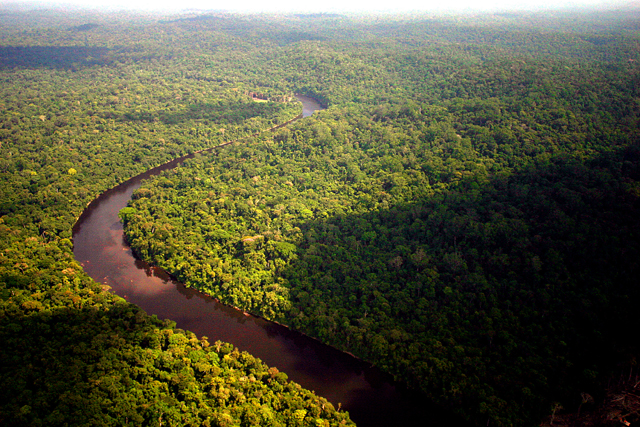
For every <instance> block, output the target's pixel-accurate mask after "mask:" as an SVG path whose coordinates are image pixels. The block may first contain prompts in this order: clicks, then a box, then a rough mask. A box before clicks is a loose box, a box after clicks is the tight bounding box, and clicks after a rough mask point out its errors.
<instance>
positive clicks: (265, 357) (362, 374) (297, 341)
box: [73, 96, 464, 427]
mask: <svg viewBox="0 0 640 427" xmlns="http://www.w3.org/2000/svg"><path fill="white" fill-rule="evenodd" d="M298 99H299V100H300V101H301V102H302V103H303V117H308V116H310V115H311V114H313V112H314V111H316V110H319V109H321V108H322V107H321V106H320V105H319V104H318V103H317V102H316V101H315V100H313V99H311V98H308V97H303V96H299V97H298ZM182 160H184V159H177V160H175V161H172V162H170V163H168V164H166V165H163V166H160V167H158V168H155V169H152V170H150V171H147V172H145V173H144V174H142V175H139V176H137V177H134V178H132V179H131V180H129V181H127V182H125V183H123V184H121V185H119V186H117V187H115V188H113V189H111V190H109V191H107V192H105V193H104V194H102V195H101V196H100V197H98V198H97V199H96V200H95V201H94V202H92V203H91V204H90V205H89V207H88V208H87V210H86V211H85V212H84V213H83V214H82V216H81V217H80V219H79V220H78V222H77V223H76V225H75V226H74V230H73V243H74V255H75V258H76V260H77V261H78V262H79V263H80V264H81V265H82V266H83V268H84V270H85V271H86V272H87V273H88V274H89V275H90V276H91V277H93V278H94V279H95V280H96V281H98V282H100V283H103V284H105V285H108V286H110V287H111V290H112V291H113V292H114V293H116V294H117V295H120V296H121V297H123V298H125V299H126V300H128V301H130V302H131V303H133V304H136V305H138V306H140V307H141V308H142V309H144V310H145V311H146V312H147V313H149V314H155V315H157V316H158V317H159V318H161V319H171V320H174V321H175V322H176V324H177V326H178V327H179V328H182V329H185V330H190V331H192V332H194V333H196V334H197V335H198V336H200V337H202V336H206V337H208V338H209V341H210V342H214V341H216V340H220V341H226V342H229V343H232V344H233V345H235V346H236V347H238V348H239V349H240V350H245V351H248V352H249V353H251V354H253V355H254V356H256V357H259V358H260V359H262V361H264V362H265V363H266V364H268V365H269V366H275V367H277V368H278V369H279V370H281V371H283V372H285V373H286V374H287V375H288V376H289V379H291V380H293V381H295V382H297V383H299V384H301V385H302V386H303V387H305V388H308V389H310V390H314V391H315V392H316V394H318V395H321V396H324V397H326V398H327V399H328V400H329V401H331V402H332V403H333V404H334V405H336V407H337V405H338V404H339V403H340V404H341V405H342V408H343V409H345V410H347V411H349V413H350V415H351V418H352V419H353V420H354V421H355V422H356V424H357V425H358V426H360V427H367V426H388V427H391V426H410V425H416V420H420V421H419V422H418V425H420V426H445V425H446V426H452V425H464V424H463V423H462V422H461V421H459V420H458V419H457V418H455V417H451V415H450V414H447V413H445V412H444V411H443V410H442V409H438V408H437V407H435V406H434V405H433V404H432V403H431V402H430V401H429V400H427V399H426V398H425V397H424V396H421V395H419V394H417V393H415V392H409V391H407V390H405V389H404V388H403V387H402V386H401V385H399V384H396V383H394V382H393V381H392V380H391V378H390V377H389V376H388V375H385V374H383V373H382V372H380V371H379V370H378V369H376V368H374V367H371V366H370V364H367V363H364V362H362V361H360V360H358V359H356V358H354V357H351V356H349V355H348V354H345V353H342V352H340V351H338V350H336V349H334V348H332V347H329V346H326V345H323V344H321V343H320V342H318V341H317V340H314V339H312V338H309V337H307V336H305V335H303V334H300V333H297V332H294V331H291V330H289V329H287V328H285V327H283V326H280V325H277V324H274V323H271V322H268V321H266V320H264V319H261V318H257V317H254V316H251V315H247V314H245V313H243V312H242V311H239V310H236V309H233V308H230V307H227V306H225V305H222V304H219V303H217V302H216V301H214V300H213V299H212V298H210V297H208V296H206V295H204V294H202V293H199V292H197V291H195V290H193V289H188V288H186V287H185V286H184V285H182V284H181V283H178V282H176V281H174V280H172V279H171V278H170V277H169V276H168V275H167V274H166V273H165V272H164V271H162V270H161V269H159V268H156V267H153V266H150V265H148V264H147V263H145V262H143V261H140V260H138V259H136V258H135V257H134V255H133V253H132V251H131V249H130V248H129V246H128V244H127V243H126V241H125V239H124V234H123V230H122V224H121V223H120V220H119V218H118V212H119V211H120V209H122V208H124V207H125V206H126V205H127V202H128V201H129V199H130V198H131V195H132V194H133V192H134V191H135V190H136V189H138V188H139V187H140V183H141V182H142V180H144V179H147V178H150V177H152V176H155V175H157V174H159V173H160V172H162V171H163V170H167V169H171V168H174V167H176V166H177V165H179V164H180V163H181V162H182Z"/></svg>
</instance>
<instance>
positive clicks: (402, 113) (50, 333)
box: [0, 11, 640, 425]
mask: <svg viewBox="0 0 640 427" xmlns="http://www.w3.org/2000/svg"><path fill="white" fill-rule="evenodd" d="M12 13H13V14H14V15H13V19H12V21H11V22H12V23H13V24H12V25H7V26H5V28H3V30H2V46H4V47H1V48H0V50H1V51H2V53H3V54H2V56H1V57H2V60H1V61H2V62H1V64H0V65H1V68H2V69H1V76H2V79H3V85H2V89H1V90H2V91H3V94H2V98H1V99H2V102H3V108H2V111H3V112H2V123H3V125H2V129H1V131H2V136H1V138H2V147H0V150H2V154H3V155H2V157H1V159H0V162H1V163H0V170H2V175H1V176H2V180H3V186H2V191H3V193H2V198H1V202H2V205H1V206H0V209H1V212H0V213H1V214H2V215H3V216H2V221H3V224H0V226H2V227H3V229H4V231H3V239H2V245H3V246H2V254H1V256H0V262H1V263H2V264H1V266H0V268H1V270H0V274H1V276H0V283H1V284H2V304H3V308H2V310H3V311H2V312H0V315H1V316H2V317H1V319H2V325H3V328H2V330H1V333H2V334H3V337H2V338H3V342H7V343H9V344H8V345H7V346H6V348H5V347H4V346H3V348H2V349H0V351H1V352H2V353H1V354H2V358H3V360H7V361H8V362H9V363H3V366H2V368H1V369H2V372H3V375H2V382H3V383H2V384H3V387H2V392H1V393H2V395H3V401H4V402H7V403H5V404H3V406H2V412H0V416H1V417H2V419H3V420H9V421H11V422H13V423H16V424H21V423H22V424H33V425H38V424H43V425H44V424H49V423H51V422H52V421H54V422H63V421H64V420H71V419H77V418H78V414H84V418H86V419H91V418H90V417H99V419H100V420H109V421H110V422H113V423H122V420H123V418H125V417H126V420H127V422H129V420H131V422H133V423H140V422H145V423H147V424H149V425H153V424H152V423H153V422H156V421H158V420H160V419H161V417H164V418H162V419H168V420H171V422H174V423H182V424H188V423H194V424H197V423H198V422H205V421H206V422H209V423H211V424H212V425H214V424H215V425H237V424H240V425H262V424H270V425H277V424H291V425H296V423H304V424H305V425H323V424H330V425H333V424H339V423H348V422H349V421H348V418H347V416H346V414H344V413H343V412H336V411H334V410H333V408H332V407H331V406H330V404H328V403H325V402H324V401H323V400H322V399H321V398H319V397H316V396H314V395H313V394H311V393H309V392H306V391H304V390H302V389H300V388H299V387H298V386H296V385H295V384H291V383H287V382H286V380H285V376H284V374H282V373H278V372H276V371H274V370H273V369H268V368H266V367H264V366H263V365H261V364H260V363H258V362H256V361H255V359H253V358H252V357H251V356H249V355H246V354H244V353H238V352H237V351H234V350H233V349H231V348H230V347H229V346H228V345H226V344H222V343H217V344H216V345H209V344H208V343H207V342H206V340H202V339H200V340H198V339H196V337H194V336H193V335H192V334H189V333H188V332H184V331H179V330H176V329H175V328H174V327H172V325H171V324H170V323H161V322H159V321H157V320H156V319H154V318H150V317H148V316H146V315H145V314H144V313H142V312H140V311H139V310H137V309H136V308H135V307H133V306H131V305H129V304H128V303H126V302H124V301H123V300H121V299H119V298H118V297H115V296H113V295H111V294H109V293H108V292H105V291H104V290H102V289H101V288H100V287H99V286H98V285H96V284H95V283H93V282H92V281H91V280H90V279H88V278H87V277H86V276H85V275H84V273H83V272H82V271H81V269H80V267H79V266H78V265H77V264H76V263H75V262H74V261H73V259H72V255H71V251H70V244H71V242H70V241H69V237H70V230H71V226H72V224H73V222H74V218H75V217H77V215H79V213H80V212H81V211H82V208H83V206H84V205H85V204H86V203H87V202H88V201H90V200H91V199H92V198H93V197H95V195H97V194H98V193H100V192H101V191H103V190H105V189H107V188H109V187H111V186H112V185H114V184H116V183H118V182H121V181H123V180H124V179H126V178H128V177H130V176H133V175H135V174H137V173H139V172H142V171H144V170H145V169H148V168H149V167H151V166H153V165H157V164H160V163H162V162H164V161H166V160H168V159H170V158H172V157H176V156H179V155H181V154H184V153H187V152H190V151H195V150H198V149H201V148H204V147H208V146H213V145H217V144H219V143H221V142H224V141H230V140H235V139H237V138H238V137H240V136H247V137H246V138H245V139H244V140H243V143H242V144H235V145H232V146H228V147H226V148H224V149H223V150H218V151H215V152H214V153H212V154H210V155H205V156H200V157H198V158H196V159H193V160H190V161H188V162H186V163H185V164H184V165H183V166H182V167H180V168H178V169H176V170H174V171H170V172H166V173H164V174H163V175H162V176H160V177H158V178H154V179H151V180H149V181H148V182H147V183H146V184H143V187H142V188H141V189H140V190H138V192H137V193H135V194H134V198H133V200H132V202H131V204H130V206H129V207H128V208H125V209H124V210H123V211H122V212H121V217H122V219H123V221H124V223H125V232H126V234H127V237H128V239H129V241H130V243H131V245H132V247H133V248H134V250H135V251H136V253H137V254H138V255H140V256H141V257H142V258H144V259H145V260H148V261H151V262H153V263H155V264H157V265H160V266H162V267H163V268H165V269H166V270H167V271H168V272H170V273H171V274H173V275H175V276H176V277H178V278H179V279H180V280H181V281H183V282H184V283H185V284H186V285H187V286H192V287H195V288H197V289H199V290H202V291H203V292H206V293H208V294H210V295H212V296H214V297H216V298H218V299H220V300H221V301H223V302H226V303H228V304H231V305H234V306H237V307H239V308H241V309H243V310H247V311H250V312H252V313H256V314H259V315H261V316H263V317H265V318H268V319H272V320H276V321H278V322H281V323H284V324H287V325H289V326H291V327H293V328H295V329H297V330H300V331H303V332H305V333H307V334H309V335H311V336H314V337H317V338H318V339H320V340H322V341H323V342H326V343H328V344H331V345H334V346H336V347H338V348H341V349H343V350H346V351H349V352H352V353H354V354H356V355H358V356H360V357H362V358H364V359H365V360H368V361H371V362H373V363H375V364H377V365H378V366H380V367H381V368H382V369H384V370H386V371H387V372H390V373H392V374H393V375H394V376H395V377H396V378H397V379H399V380H402V381H404V382H406V383H407V384H408V385H410V386H411V387H414V388H416V389H419V390H421V391H423V392H426V393H428V394H429V395H430V396H432V397H433V398H434V400H435V401H437V402H439V403H440V404H442V405H443V406H447V407H450V408H453V409H454V410H456V411H457V412H459V413H461V414H462V415H463V416H464V417H466V418H467V419H469V420H471V421H473V422H476V423H478V424H483V425H486V424H487V423H490V424H491V425H523V424H533V423H536V422H539V421H540V420H541V419H542V418H543V417H545V416H547V415H550V414H551V413H552V412H554V413H555V409H553V408H558V407H559V405H560V403H561V404H562V405H563V406H564V407H566V408H572V407H574V408H577V407H578V406H579V405H580V403H581V396H583V395H584V393H589V394H592V395H594V396H595V397H596V398H598V397H599V396H600V395H601V394H602V390H603V389H604V386H603V384H606V379H607V378H608V377H609V375H611V374H612V373H614V372H617V370H618V369H619V367H620V366H623V365H627V364H632V365H633V363H634V360H635V357H636V355H637V354H639V352H638V347H637V343H636V342H635V340H634V339H633V338H632V337H631V338H630V337H629V336H628V335H627V334H626V331H628V330H633V328H636V327H638V326H640V325H638V320H637V316H635V315H634V308H635V306H636V305H637V303H638V298H639V296H640V295H639V294H638V292H639V290H638V288H637V277H638V273H639V272H638V267H639V266H638V262H639V261H640V230H639V227H640V224H638V221H637V218H638V214H639V213H640V212H639V208H640V205H639V200H638V196H639V195H640V186H639V183H638V179H640V170H639V169H638V168H639V167H640V165H639V161H640V147H639V146H638V144H639V140H638V132H639V130H638V115H639V112H640V110H639V105H638V90H639V88H638V81H640V80H639V77H640V76H639V75H638V71H639V69H638V61H639V60H640V54H639V52H638V50H637V43H638V41H639V40H638V38H639V37H640V36H638V33H637V24H636V23H635V22H636V21H634V19H635V18H634V16H635V15H633V12H629V11H626V12H624V13H615V12H611V13H604V14H602V13H601V14H599V15H597V16H596V15H590V14H588V13H582V14H578V13H574V14H568V13H566V14H564V13H559V14H556V15H553V16H552V15H545V14H534V13H529V14H498V15H480V16H475V17H471V16H467V17H429V16H418V17H413V18H409V17H406V16H398V17H391V16H390V17H384V18H382V17H364V18H363V17H352V16H334V15H304V16H243V15H227V14H206V15H183V16H180V17H177V18H166V19H164V18H163V19H158V18H157V17H148V16H145V17H142V16H124V17H123V16H117V15H97V14H95V15H77V16H74V15H72V16H64V17H63V16H56V15H55V14H54V13H53V12H48V13H42V15H41V16H29V17H28V18H27V17H26V15H23V14H21V13H18V12H12ZM31 20H35V21H34V22H31ZM142 35H144V37H143V36H142ZM142 40H144V41H142ZM251 93H260V94H261V97H263V98H266V99H269V100H270V101H268V102H260V103H256V102H254V101H252V100H251V97H250V96H249V94H251ZM294 93H303V94H306V95H309V96H313V97H315V98H316V99H318V100H320V101H321V102H323V103H324V104H325V105H328V107H329V108H328V109H327V110H326V111H323V112H320V113H316V114H314V116H312V117H311V118H307V119H305V120H303V121H301V122H297V123H295V124H293V125H291V126H290V127H287V128H284V129H281V130H278V131H277V132H275V133H273V134H262V135H260V136H257V137H250V135H253V134H255V133H256V132H258V131H259V130H260V129H265V128H268V127H271V126H272V125H274V124H276V123H280V122H283V121H285V120H287V119H289V118H291V117H294V116H295V115H297V114H298V113H299V106H298V105H297V104H295V103H291V102H287V100H289V99H290V98H291V95H292V94H294ZM212 338H214V337H212ZM72 343H73V344H72ZM61 367H64V369H61ZM99 378H100V379H99ZM69 384H72V386H70V385H69ZM243 387H249V388H250V389H244V388H243ZM581 393H582V395H581ZM60 396H62V397H60ZM89 414H90V415H89ZM116 414H117V415H116ZM51 417H57V418H55V419H54V418H51ZM426 417H428V416H426Z"/></svg>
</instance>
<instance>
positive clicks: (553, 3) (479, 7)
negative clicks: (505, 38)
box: [0, 0, 637, 12]
mask: <svg viewBox="0 0 640 427" xmlns="http://www.w3.org/2000/svg"><path fill="white" fill-rule="evenodd" d="M19 2H20V1H19ZM2 3H3V0H0V4H2ZM37 3H39V4H41V5H51V4H60V3H65V4H71V5H79V6H83V7H88V8H104V7H107V8H109V9H141V10H168V11H179V10H184V9H217V10H230V11H296V12H297V11H325V12H338V11H360V12H367V11H370V12H374V11H390V12H394V11H395V12H400V11H412V10H420V11H431V10H433V11H445V10H453V11H488V10H490V11H494V10H536V9H564V8H576V7H585V6H587V7H598V6H609V7H611V6H616V5H620V4H629V3H637V1H636V0H633V1H630V0H520V1H514V0H484V1H482V0H479V1H473V0H422V1H417V0H311V1H302V0H62V1H60V0H39V1H37Z"/></svg>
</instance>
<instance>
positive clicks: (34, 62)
mask: <svg viewBox="0 0 640 427" xmlns="http://www.w3.org/2000/svg"><path fill="white" fill-rule="evenodd" d="M109 52H110V49H108V48H105V47H81V46H1V47H0V69H10V68H15V67H25V68H57V69H63V70H76V69H79V68H83V67H91V66H93V65H106V64H109V63H111V62H112V59H111V58H109V57H108V54H109Z"/></svg>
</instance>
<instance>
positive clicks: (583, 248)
mask: <svg viewBox="0 0 640 427" xmlns="http://www.w3.org/2000/svg"><path fill="white" fill-rule="evenodd" d="M639 180H640V146H639V145H634V146H630V147H628V148H625V149H621V150H618V151H616V152H612V153H609V154H605V155H601V156H599V157H597V158H594V159H592V160H590V161H587V162H585V163H583V162H580V161H578V160H576V159H573V158H569V157H562V156H559V157H555V158H553V159H551V160H549V161H547V162H544V163H539V164H536V165H530V166H528V167H526V168H525V169H524V170H522V171H520V172H518V173H515V174H513V175H510V176H507V177H497V178H495V179H492V180H490V181H489V182H486V183H478V182H475V181H473V180H470V181H467V182H461V183H460V184H459V185H458V186H457V187H456V188H454V189H453V190H451V191H448V192H447V193H445V194H440V195H436V196H434V197H432V198H428V199H425V200H420V201H415V202H411V203H406V204H404V205H399V206H394V207H391V208H389V209H384V210H380V211H377V212H373V213H367V214H364V215H357V216H348V215H345V216H339V217H333V218H329V219H325V220H317V221H311V222H305V223H300V224H298V226H299V227H300V229H301V230H302V232H303V235H304V238H303V241H302V242H299V243H298V250H297V260H296V261H295V262H294V263H293V264H292V265H291V266H290V267H289V268H288V269H287V270H286V271H284V272H283V276H284V277H286V279H287V280H288V282H289V284H290V286H291V293H292V296H291V300H292V302H293V305H294V307H295V308H294V310H293V311H292V312H291V315H292V316H293V321H292V324H293V326H294V327H295V328H297V329H302V330H306V331H309V333H310V334H311V335H313V336H316V337H318V338H320V339H321V340H323V341H328V342H332V343H335V344H337V345H339V346H348V347H350V348H351V349H352V350H353V351H354V352H356V353H357V354H360V355H363V356H364V357H365V358H368V360H372V361H374V362H375V363H378V364H379V365H381V366H383V367H386V368H387V369H390V370H392V371H396V372H398V371H400V372H402V373H403V376H404V379H405V380H406V381H407V382H408V383H409V384H411V385H413V386H421V385H422V386H425V385H426V384H429V387H428V388H430V389H431V390H432V391H433V390H435V394H436V395H438V393H441V391H438V389H440V390H444V389H446V388H448V387H453V388H454V389H456V388H460V389H462V388H466V389H467V392H469V391H470V389H471V388H472V387H471V384H470V383H469V380H468V379H469V378H476V380H474V381H475V382H480V383H481V385H473V387H475V388H476V389H479V390H481V391H479V392H477V393H475V394H476V395H482V394H485V395H486V393H491V394H493V393H495V395H497V396H500V397H501V398H507V397H509V399H513V401H516V402H520V403H521V404H524V402H526V401H527V400H528V401H529V403H527V404H525V405H524V406H528V407H531V406H530V405H531V402H535V403H534V404H533V406H534V407H535V406H538V411H540V413H537V414H534V418H538V419H539V418H540V417H542V416H544V415H547V414H546V412H545V411H546V410H547V408H546V406H545V405H546V401H545V402H542V401H539V402H538V401H536V400H535V399H540V396H545V398H546V399H552V398H560V397H564V398H566V397H567V396H566V395H565V393H568V392H572V393H573V392H575V390H576V389H578V388H581V387H583V386H584V387H587V386H592V385H593V382H594V381H595V380H596V378H597V375H598V374H599V373H600V374H606V373H604V372H599V369H601V367H611V366H615V363H616V362H619V361H620V359H622V358H624V357H625V356H624V352H625V351H626V350H628V349H629V348H630V346H633V345H635V344H634V343H633V341H634V340H629V336H628V331H630V330H635V329H636V328H638V327H640V322H639V321H638V317H637V316H636V315H635V312H636V311H637V304H638V303H639V302H640V288H638V286H637V280H638V277H639V276H640V223H639V222H638V218H640V197H639V196H640V188H639V187H638V186H637V182H638V181H639ZM634 181H635V183H633V182H634ZM299 313H304V314H299ZM367 330H368V331H370V332H367ZM416 342H417V343H419V344H418V345H416V344H415V343H416ZM449 363H451V364H452V365H449ZM453 366H455V369H452V367H453ZM484 383H488V384H489V387H485V386H484ZM523 387H525V388H526V390H528V391H526V392H525V391H523V390H525V389H523ZM585 389H586V388H585ZM487 390H489V391H487ZM531 392H532V393H533V394H532V395H531V396H529V394H530V393H531ZM523 393H524V394H523ZM469 394H471V395H473V394H474V392H470V393H469ZM491 394H489V396H491ZM467 397H468V396H467ZM570 398H571V399H573V400H576V399H577V398H576V396H573V395H570ZM578 403H579V402H577V404H578ZM456 404H458V405H460V404H462V405H469V404H471V405H476V404H477V402H475V403H474V402H469V401H463V400H460V401H458V402H456ZM577 404H576V406H577Z"/></svg>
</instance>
